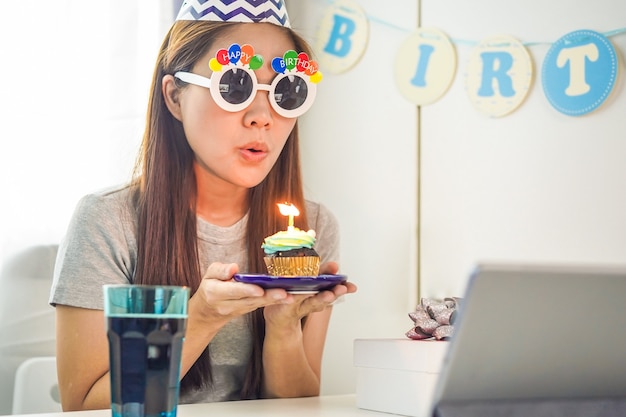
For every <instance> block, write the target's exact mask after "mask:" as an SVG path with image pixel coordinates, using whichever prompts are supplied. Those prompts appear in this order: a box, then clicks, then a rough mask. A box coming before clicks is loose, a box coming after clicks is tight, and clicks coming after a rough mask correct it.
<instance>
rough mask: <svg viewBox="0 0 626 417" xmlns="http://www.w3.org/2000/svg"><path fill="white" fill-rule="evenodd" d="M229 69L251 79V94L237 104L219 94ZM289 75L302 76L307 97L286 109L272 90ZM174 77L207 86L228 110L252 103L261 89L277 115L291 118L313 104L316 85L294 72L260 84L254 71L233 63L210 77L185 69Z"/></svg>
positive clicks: (238, 108)
mask: <svg viewBox="0 0 626 417" xmlns="http://www.w3.org/2000/svg"><path fill="white" fill-rule="evenodd" d="M231 70H238V71H245V72H246V73H248V75H249V76H250V78H251V79H252V94H250V97H248V98H247V99H246V100H245V101H244V102H242V103H239V104H232V103H229V102H227V101H226V100H224V97H222V95H221V94H220V81H221V79H222V75H223V74H224V73H225V72H226V71H231ZM290 76H293V77H300V78H302V79H303V80H304V82H305V83H306V86H307V97H306V99H305V101H304V103H302V105H301V106H300V107H298V108H295V109H293V110H287V109H284V108H282V107H280V105H279V104H278V102H277V101H276V97H275V96H274V94H272V92H273V91H276V86H277V85H278V83H279V82H280V81H281V80H282V79H283V78H285V77H290ZM174 77H176V78H178V79H179V80H181V81H183V82H186V83H189V84H193V85H197V86H199V87H204V88H208V89H209V91H210V92H211V96H212V97H213V100H214V101H215V103H216V104H217V105H218V106H220V107H221V108H222V109H224V110H226V111H229V112H238V111H241V110H243V109H245V108H247V107H248V106H249V105H250V104H251V103H252V101H253V100H254V98H255V97H256V95H257V93H258V92H259V90H261V91H267V92H268V98H269V101H270V104H271V106H272V108H273V109H274V111H275V112H276V113H278V114H279V115H281V116H283V117H285V118H289V119H293V118H296V117H299V116H302V115H303V114H304V113H306V112H307V111H308V110H309V109H310V108H311V106H312V105H313V102H314V101H315V96H316V94H317V85H316V84H315V83H312V82H311V81H310V80H308V79H307V77H308V76H306V75H305V76H302V75H300V74H298V73H296V72H284V73H278V74H277V75H276V77H274V79H273V80H272V84H260V83H259V82H258V80H257V78H256V74H255V73H254V71H252V70H250V69H248V68H245V67H241V66H235V65H228V66H224V67H223V69H222V70H221V71H218V72H214V73H213V74H212V75H211V78H207V77H204V76H202V75H198V74H195V73H193V72H186V71H178V72H176V73H175V74H174Z"/></svg>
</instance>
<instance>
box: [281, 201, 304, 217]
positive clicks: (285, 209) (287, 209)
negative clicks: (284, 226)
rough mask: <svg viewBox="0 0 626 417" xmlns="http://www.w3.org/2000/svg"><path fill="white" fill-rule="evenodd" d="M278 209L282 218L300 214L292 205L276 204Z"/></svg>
mask: <svg viewBox="0 0 626 417" xmlns="http://www.w3.org/2000/svg"><path fill="white" fill-rule="evenodd" d="M278 209H279V210H280V214H282V215H283V216H298V215H299V214H300V210H298V209H297V208H296V206H294V205H293V204H289V205H287V204H281V203H278Z"/></svg>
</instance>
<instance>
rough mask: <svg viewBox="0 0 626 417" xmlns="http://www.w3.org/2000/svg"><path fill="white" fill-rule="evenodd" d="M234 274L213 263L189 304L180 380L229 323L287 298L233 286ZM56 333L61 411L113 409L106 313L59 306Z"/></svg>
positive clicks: (232, 269)
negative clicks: (111, 404)
mask: <svg viewBox="0 0 626 417" xmlns="http://www.w3.org/2000/svg"><path fill="white" fill-rule="evenodd" d="M236 271H237V265H236V264H219V263H214V264H212V265H211V266H209V269H208V271H207V273H206V274H205V277H204V279H203V280H202V283H201V285H200V288H199V289H198V290H197V291H196V292H195V294H194V295H193V296H192V297H191V299H190V300H189V306H188V318H187V330H186V332H185V341H184V343H183V354H182V359H181V378H182V377H183V376H184V375H185V374H186V373H187V372H188V371H189V369H190V368H191V367H192V365H193V364H194V363H195V361H196V360H197V359H198V357H199V356H200V354H201V353H202V352H203V351H204V349H205V348H206V346H207V345H208V344H209V342H210V341H211V340H212V339H213V337H215V335H216V334H217V332H218V331H219V330H220V329H221V328H222V327H223V326H224V325H225V324H226V323H227V322H228V321H230V320H232V319H233V318H234V317H238V316H241V315H243V314H246V313H248V312H250V311H252V310H255V309H257V308H259V307H262V306H264V305H268V304H273V303H280V302H282V300H283V299H285V298H286V296H287V294H286V293H285V292H284V291H283V290H278V289H276V290H269V291H263V289H262V288H260V287H258V286H256V285H249V284H243V283H237V282H233V281H232V280H231V277H232V275H233V274H234V273H235V272H236ZM56 328H57V373H58V378H59V391H60V393H61V404H62V407H63V410H64V411H73V410H88V409H104V408H109V407H110V402H111V400H110V398H111V387H110V378H109V345H108V340H107V336H106V330H105V329H106V326H105V318H104V312H103V311H102V310H91V309H85V308H78V307H70V306H66V305H61V304H58V305H57V307H56Z"/></svg>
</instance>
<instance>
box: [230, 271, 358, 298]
mask: <svg viewBox="0 0 626 417" xmlns="http://www.w3.org/2000/svg"><path fill="white" fill-rule="evenodd" d="M234 278H235V281H239V282H245V283H247V284H255V285H258V286H259V287H263V288H268V289H269V288H283V289H285V290H287V291H288V292H294V293H316V292H319V291H323V290H327V289H329V288H332V287H334V286H335V285H337V284H341V283H343V282H346V281H347V280H348V277H347V275H326V274H322V275H318V276H316V277H312V276H309V277H288V278H287V277H275V276H272V275H263V274H235V276H234Z"/></svg>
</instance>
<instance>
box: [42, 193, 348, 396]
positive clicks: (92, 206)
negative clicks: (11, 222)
mask: <svg viewBox="0 0 626 417" xmlns="http://www.w3.org/2000/svg"><path fill="white" fill-rule="evenodd" d="M306 209H307V215H308V218H309V227H310V228H312V229H314V230H315V231H316V234H317V237H316V244H315V248H316V250H317V252H318V253H319V255H320V258H321V261H322V262H327V261H335V262H339V228H338V224H337V220H336V218H335V217H334V216H333V214H332V213H331V212H330V211H329V210H328V209H327V208H325V207H324V206H323V205H320V204H318V203H313V202H311V201H307V202H306ZM247 220H248V216H247V215H245V216H244V217H243V218H242V219H241V220H239V221H238V222H237V223H235V224H234V225H232V226H229V227H219V226H215V225H213V224H210V223H208V222H206V221H205V220H203V219H202V218H200V217H198V219H197V221H198V252H199V259H200V268H201V271H205V270H206V269H207V268H208V266H209V264H211V263H212V262H223V263H230V262H234V263H237V264H238V265H239V267H240V270H241V271H242V272H244V271H245V268H246V266H247V264H248V256H247V252H246V249H245V247H246V245H245V230H246V225H247ZM259 244H261V242H259ZM136 262H137V238H136V218H135V214H134V209H133V207H132V204H131V200H130V188H129V187H122V188H114V189H109V190H105V191H101V192H98V193H94V194H89V195H87V196H85V197H83V198H82V199H81V200H80V202H79V203H78V205H77V207H76V210H75V212H74V215H73V217H72V219H71V221H70V225H69V228H68V231H67V234H66V236H65V239H64V240H63V242H61V245H60V247H59V252H58V256H57V260H56V265H55V271H54V280H53V283H52V289H51V292H50V300H49V301H50V304H52V305H57V304H62V305H69V306H74V307H82V308H88V309H98V310H102V309H103V293H102V286H103V285H105V284H128V283H131V282H132V280H133V274H134V270H135V265H136ZM251 349H252V344H251V333H250V329H249V328H248V325H247V322H246V320H245V318H244V317H240V318H238V319H235V320H232V321H231V322H229V323H228V324H227V325H226V326H224V327H223V328H222V329H221V330H220V331H219V332H218V333H217V335H216V336H215V337H214V338H213V340H212V341H211V343H210V349H209V350H210V355H211V361H212V370H213V381H214V383H213V387H212V388H210V389H207V390H201V391H197V392H191V393H188V394H186V395H184V396H182V397H181V399H180V402H181V403H198V402H213V401H227V400H236V399H240V396H239V393H240V391H241V387H242V385H243V379H244V374H245V371H246V367H247V363H248V360H249V358H250V352H251Z"/></svg>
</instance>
